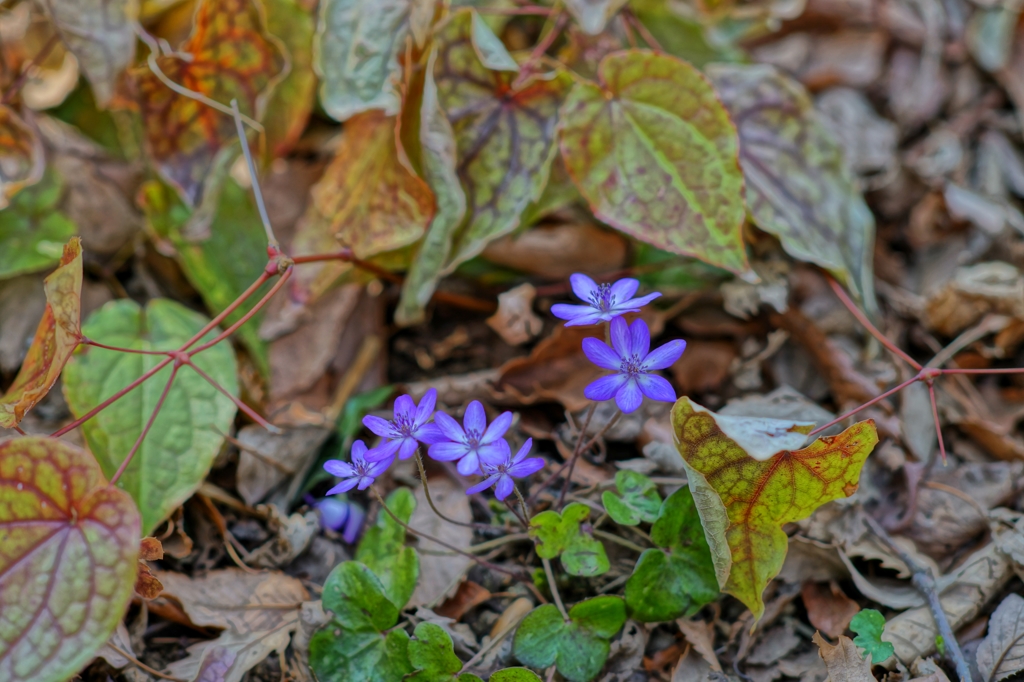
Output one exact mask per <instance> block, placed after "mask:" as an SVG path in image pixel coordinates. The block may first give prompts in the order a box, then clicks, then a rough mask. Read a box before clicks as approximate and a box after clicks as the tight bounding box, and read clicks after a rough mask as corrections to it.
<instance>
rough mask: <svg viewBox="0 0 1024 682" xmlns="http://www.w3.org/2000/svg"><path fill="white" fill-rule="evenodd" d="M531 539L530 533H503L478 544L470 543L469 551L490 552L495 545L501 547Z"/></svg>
mask: <svg viewBox="0 0 1024 682" xmlns="http://www.w3.org/2000/svg"><path fill="white" fill-rule="evenodd" d="M529 539H530V534H529V533H511V534H509V535H502V536H501V537H500V538H494V539H493V540H487V541H486V542H481V543H480V544H478V545H470V546H469V547H468V548H467V549H468V551H470V552H474V553H477V552H488V551H490V550H492V549H494V548H495V547H501V546H502V545H507V544H509V543H512V542H522V541H524V540H529Z"/></svg>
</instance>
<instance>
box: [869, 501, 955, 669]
mask: <svg viewBox="0 0 1024 682" xmlns="http://www.w3.org/2000/svg"><path fill="white" fill-rule="evenodd" d="M864 523H865V524H866V525H867V527H868V528H869V529H870V530H871V532H872V533H874V534H875V535H877V536H878V538H879V539H880V540H881V541H882V542H884V543H885V544H886V545H888V547H889V550H890V551H892V552H893V553H894V554H895V555H896V556H898V557H899V558H900V560H901V561H903V563H905V564H906V565H907V568H909V569H910V571H911V578H910V581H911V583H913V585H914V587H916V588H917V590H918V591H919V592H920V593H921V594H922V595H924V597H925V599H926V600H927V601H928V609H929V610H930V611H931V612H932V618H934V619H935V625H936V626H937V627H938V630H939V635H940V636H941V637H942V640H943V642H945V644H946V650H947V651H948V652H949V657H950V658H951V659H953V663H954V664H955V665H956V674H957V675H959V676H960V682H972V681H971V670H970V668H969V667H968V665H967V661H966V660H965V659H964V654H963V652H962V651H961V650H960V644H959V643H957V641H956V635H955V634H953V628H952V626H951V625H950V623H949V618H948V617H947V616H946V612H945V611H944V610H943V608H942V602H941V601H940V600H939V592H938V587H937V586H936V583H935V576H933V575H932V572H931V570H930V569H929V568H928V567H927V566H922V565H921V564H919V563H918V562H917V560H916V559H915V558H914V557H913V556H911V555H910V553H908V552H907V551H906V550H904V549H903V548H902V547H901V546H900V545H898V544H896V541H895V540H893V539H892V536H890V535H889V533H888V531H886V530H885V529H884V528H882V526H881V525H880V524H879V523H878V522H877V521H875V520H874V519H873V518H871V517H870V516H868V515H867V514H865V515H864Z"/></svg>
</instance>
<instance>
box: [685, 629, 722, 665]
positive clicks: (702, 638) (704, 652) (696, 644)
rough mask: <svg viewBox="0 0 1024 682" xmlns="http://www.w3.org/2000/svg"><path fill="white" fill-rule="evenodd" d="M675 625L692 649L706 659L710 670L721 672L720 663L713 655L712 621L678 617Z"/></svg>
mask: <svg viewBox="0 0 1024 682" xmlns="http://www.w3.org/2000/svg"><path fill="white" fill-rule="evenodd" d="M676 625H678V626H679V631H680V632H682V633H683V637H686V641H687V642H689V643H690V644H691V645H692V646H693V649H694V651H696V652H697V653H699V654H700V655H701V656H702V657H703V658H704V660H705V661H707V663H708V665H709V666H710V668H711V670H714V671H715V672H722V664H721V663H719V662H718V656H716V655H715V626H714V623H711V622H704V621H702V620H683V619H682V618H680V619H679V620H677V621H676Z"/></svg>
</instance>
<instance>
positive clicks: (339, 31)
mask: <svg viewBox="0 0 1024 682" xmlns="http://www.w3.org/2000/svg"><path fill="white" fill-rule="evenodd" d="M409 4H410V3H409V1H408V0H381V1H380V2H366V1H365V0H324V1H323V2H321V3H320V21H319V25H318V28H317V33H316V42H315V47H314V57H313V60H314V61H313V63H314V65H315V67H316V71H317V74H318V75H319V76H320V82H321V85H320V101H321V102H322V103H323V107H324V109H325V110H326V111H327V113H328V114H330V115H331V116H332V117H334V118H335V119H337V120H339V121H345V120H347V119H349V118H350V117H352V116H354V115H355V114H359V113H362V112H364V111H370V110H371V109H382V110H383V111H384V113H385V114H387V115H394V114H396V113H398V92H397V91H396V89H395V84H396V83H397V82H398V81H400V80H401V79H400V77H399V65H398V54H399V51H400V50H401V49H402V46H403V45H405V36H406V34H407V33H408V22H409Z"/></svg>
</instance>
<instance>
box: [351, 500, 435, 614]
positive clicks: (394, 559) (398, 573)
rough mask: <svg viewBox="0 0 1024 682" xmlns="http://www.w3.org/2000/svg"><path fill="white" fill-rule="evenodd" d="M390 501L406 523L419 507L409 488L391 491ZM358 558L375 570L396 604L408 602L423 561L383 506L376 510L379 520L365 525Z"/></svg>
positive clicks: (400, 527)
mask: <svg viewBox="0 0 1024 682" xmlns="http://www.w3.org/2000/svg"><path fill="white" fill-rule="evenodd" d="M387 504H388V508H389V509H390V510H391V511H392V512H393V513H394V515H395V516H397V517H398V518H400V519H402V521H403V522H404V523H409V519H410V518H412V513H413V512H414V511H416V497H415V496H414V495H413V494H412V492H410V490H409V489H408V488H396V489H395V490H394V491H392V493H391V494H390V495H388V498H387ZM356 561H359V562H361V563H363V564H365V565H366V566H367V568H369V569H370V570H371V571H373V573H374V574H375V575H376V576H377V578H378V579H379V580H380V582H381V584H382V585H383V586H384V593H385V594H387V595H388V599H390V600H391V602H392V603H393V604H395V605H396V606H398V607H399V608H401V607H403V606H405V604H406V603H407V602H408V601H409V598H410V597H411V596H412V593H413V591H414V590H415V589H416V579H417V578H418V577H419V573H420V562H419V557H418V556H417V555H416V550H415V549H413V548H412V547H406V546H405V528H403V527H402V526H400V525H399V524H398V522H396V521H395V520H394V519H393V518H391V514H388V513H387V512H386V511H384V510H383V509H381V510H380V511H379V512H378V513H377V523H376V524H374V525H373V526H371V527H369V528H367V529H366V534H365V535H363V539H362V541H361V542H360V543H359V550H358V551H357V552H356Z"/></svg>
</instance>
